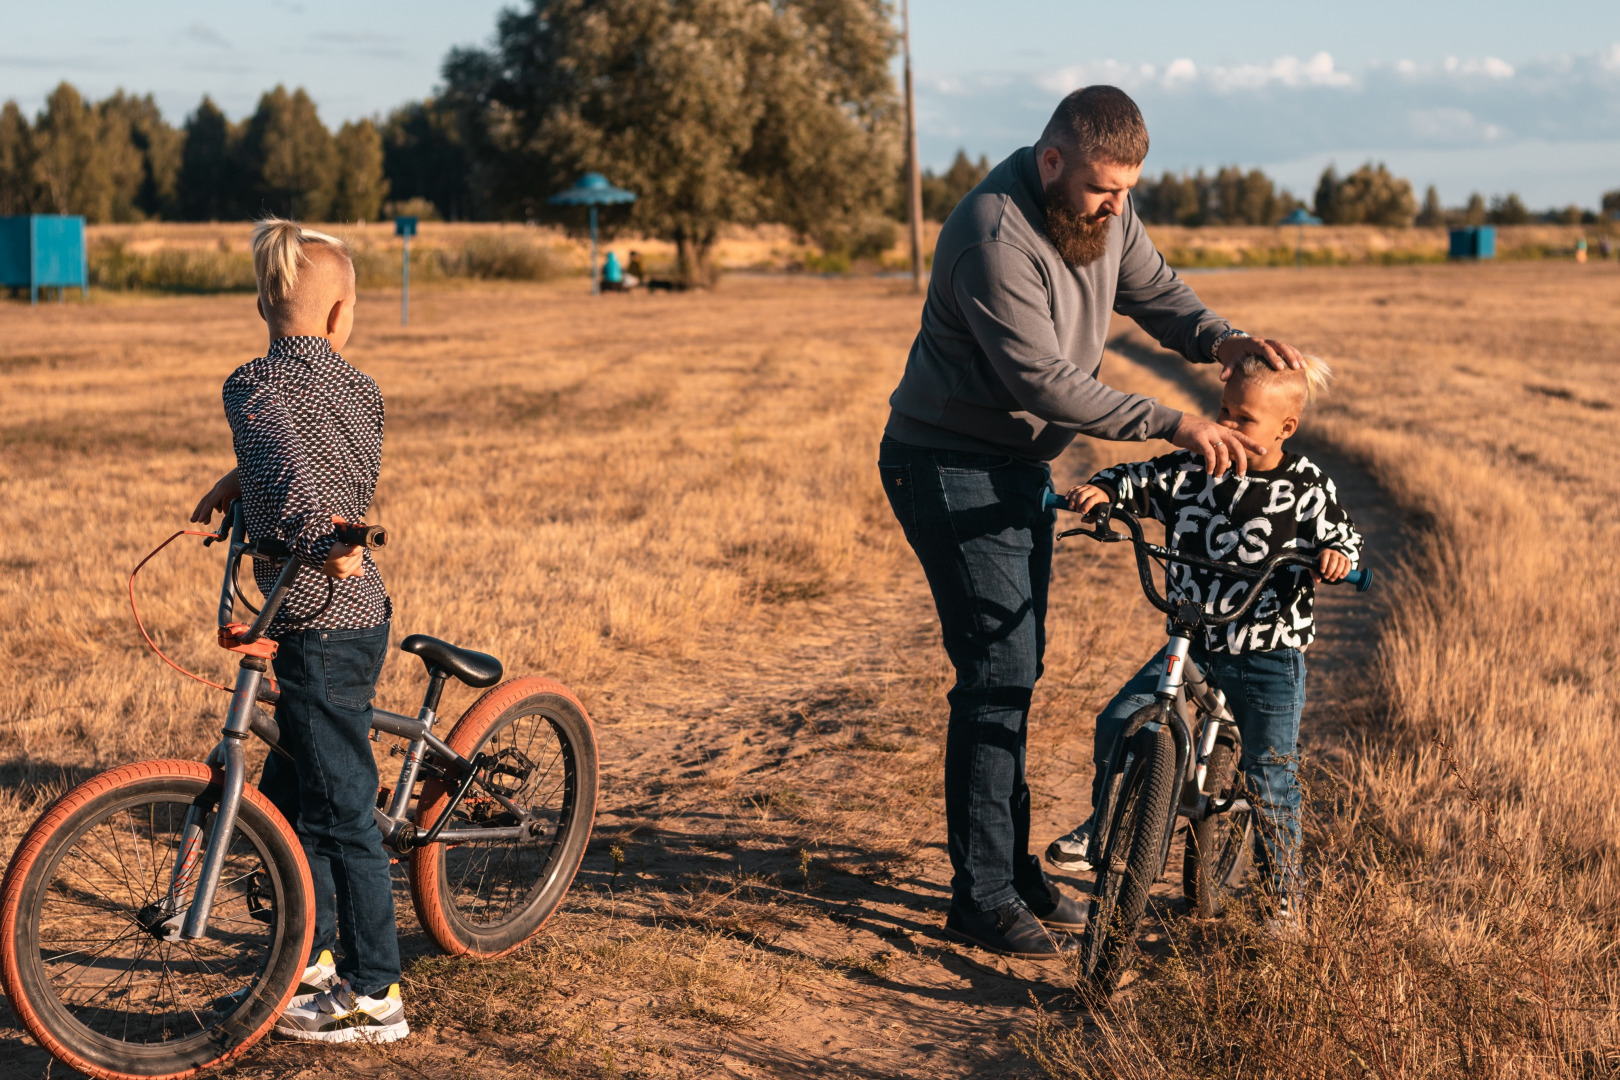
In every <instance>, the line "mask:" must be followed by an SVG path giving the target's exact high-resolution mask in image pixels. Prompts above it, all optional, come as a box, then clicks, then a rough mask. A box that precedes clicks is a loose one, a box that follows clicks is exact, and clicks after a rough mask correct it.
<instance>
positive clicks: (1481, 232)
mask: <svg viewBox="0 0 1620 1080" xmlns="http://www.w3.org/2000/svg"><path fill="white" fill-rule="evenodd" d="M1448 254H1449V255H1450V256H1451V258H1453V259H1494V258H1496V226H1495V225H1469V226H1467V227H1466V228H1462V229H1452V230H1451V249H1450V251H1449V252H1448Z"/></svg>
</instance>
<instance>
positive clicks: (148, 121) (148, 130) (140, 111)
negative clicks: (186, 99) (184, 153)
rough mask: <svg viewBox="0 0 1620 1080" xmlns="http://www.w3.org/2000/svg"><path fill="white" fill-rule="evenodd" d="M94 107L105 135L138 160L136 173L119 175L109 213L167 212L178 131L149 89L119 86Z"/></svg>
mask: <svg viewBox="0 0 1620 1080" xmlns="http://www.w3.org/2000/svg"><path fill="white" fill-rule="evenodd" d="M96 108H97V110H98V111H99V112H100V114H101V117H102V121H103V124H104V126H105V138H106V139H107V140H108V141H109V142H113V143H122V142H125V141H127V142H128V143H129V145H130V146H131V147H133V149H134V151H135V161H138V163H139V173H138V174H136V173H134V172H131V173H129V174H127V175H126V176H125V177H122V178H121V183H120V185H119V190H118V194H117V199H118V205H117V206H116V207H115V208H114V213H113V216H114V218H115V219H117V220H120V221H127V220H134V219H139V218H143V217H165V216H167V217H173V216H174V214H175V211H176V209H177V201H178V200H177V192H176V187H177V181H178V179H179V173H180V149H181V146H180V144H181V142H182V141H183V138H184V136H182V135H181V133H180V132H178V131H176V130H175V129H174V128H173V127H171V126H170V125H169V123H168V121H166V120H164V119H163V113H162V111H161V110H160V109H159V108H158V106H157V102H156V101H155V100H153V98H152V95H151V94H147V95H146V96H145V97H136V96H135V95H133V94H126V93H125V92H124V91H122V90H119V91H116V92H115V93H114V94H113V96H112V97H110V98H107V99H106V100H104V101H102V102H101V103H100V104H98V105H97V106H96ZM132 163H133V162H132Z"/></svg>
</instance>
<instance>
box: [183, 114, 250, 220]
mask: <svg viewBox="0 0 1620 1080" xmlns="http://www.w3.org/2000/svg"><path fill="white" fill-rule="evenodd" d="M236 136H237V133H236V132H235V131H233V130H232V128H231V123H230V121H229V120H227V119H225V114H224V113H222V112H220V110H219V106H218V105H215V104H214V102H213V100H212V99H210V98H209V97H208V96H207V95H204V96H203V99H202V101H200V102H198V104H197V111H196V112H194V113H192V114H191V115H190V116H189V117H187V118H186V126H185V129H184V134H183V136H182V143H181V151H180V176H179V180H178V184H177V187H178V189H179V190H178V195H179V201H180V216H181V217H183V218H185V219H186V220H188V221H221V220H224V219H226V218H233V217H238V216H240V215H241V214H242V213H243V210H242V207H243V204H244V202H245V200H243V199H241V198H240V191H239V185H238V182H237V179H236V170H235V167H234V166H235V146H234V144H235V141H236Z"/></svg>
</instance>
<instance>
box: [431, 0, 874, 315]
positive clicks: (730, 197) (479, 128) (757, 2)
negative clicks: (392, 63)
mask: <svg viewBox="0 0 1620 1080" xmlns="http://www.w3.org/2000/svg"><path fill="white" fill-rule="evenodd" d="M887 14H888V13H887V9H886V7H885V6H884V5H883V4H882V3H881V2H880V0H776V2H775V3H767V2H764V0H531V4H530V7H529V9H528V10H527V11H513V10H508V11H506V12H503V13H502V15H501V17H500V20H499V23H498V27H497V34H496V43H495V46H494V47H493V48H492V49H491V50H488V51H484V50H456V51H454V52H452V53H451V54H450V56H449V57H448V58H447V59H446V61H445V67H444V75H445V81H446V83H447V91H446V94H445V99H446V101H447V102H448V103H449V104H450V105H451V107H453V108H455V109H456V110H458V112H459V114H460V115H461V116H462V117H463V120H464V131H465V135H466V139H465V141H466V145H467V148H468V151H469V153H470V154H471V155H472V157H473V159H474V162H475V167H479V168H481V169H482V180H483V186H484V188H485V191H486V192H487V197H488V198H489V200H490V202H491V203H492V205H493V208H494V209H496V210H497V211H499V212H501V213H503V214H504V215H506V216H533V215H535V214H536V213H537V212H540V210H541V208H542V207H543V206H544V200H545V197H546V196H547V195H549V194H551V193H552V192H554V191H556V190H557V189H559V188H561V187H564V186H566V185H567V184H568V183H570V182H572V181H573V180H574V179H575V178H576V177H577V176H578V175H579V174H580V173H582V172H585V171H593V170H594V171H598V172H603V173H605V174H607V175H608V176H609V177H610V178H611V179H612V180H613V181H614V182H615V183H617V184H619V185H620V186H623V187H627V188H630V189H631V190H633V191H635V192H636V193H637V194H638V195H639V196H640V198H639V200H638V201H637V202H636V204H635V205H634V207H633V209H632V210H631V211H630V212H629V223H630V224H632V225H634V226H635V227H638V228H640V229H643V230H645V231H647V232H649V233H652V234H655V235H660V236H663V237H666V238H668V239H669V240H672V241H673V242H674V243H675V246H676V251H677V256H678V259H679V264H680V265H679V272H680V274H681V276H682V277H683V279H684V280H686V281H688V282H690V283H693V284H706V283H707V282H708V281H709V280H711V278H712V269H711V266H710V253H711V251H712V249H713V245H714V243H715V241H716V239H718V237H719V233H720V229H721V228H722V227H723V226H724V225H725V224H727V223H729V222H753V221H775V222H782V223H784V224H787V225H789V226H791V227H793V228H795V229H798V230H799V231H801V232H805V233H809V234H812V235H815V236H816V237H817V238H818V239H820V240H822V241H823V242H824V243H827V244H829V245H830V246H846V247H848V246H855V245H859V244H861V243H862V241H863V239H864V238H865V237H867V236H868V235H869V234H870V233H871V232H872V230H874V229H880V228H885V227H887V226H885V225H884V224H883V223H882V221H881V212H882V208H883V206H884V204H885V203H886V202H887V200H888V196H889V187H890V185H891V184H892V182H893V179H892V178H893V175H894V170H893V163H894V162H895V160H896V154H897V151H898V144H897V140H896V138H895V137H894V136H895V123H896V117H897V110H896V105H895V95H894V86H893V81H892V79H891V78H890V76H889V72H888V60H889V57H890V56H891V55H892V53H893V49H894V33H893V30H892V28H891V26H890V24H889V22H888V19H887Z"/></svg>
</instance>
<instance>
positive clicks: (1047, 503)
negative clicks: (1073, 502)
mask: <svg viewBox="0 0 1620 1080" xmlns="http://www.w3.org/2000/svg"><path fill="white" fill-rule="evenodd" d="M1068 508H1069V500H1068V499H1065V498H1064V497H1063V496H1061V495H1059V494H1058V493H1057V492H1055V491H1053V490H1052V489H1051V488H1047V489H1046V490H1045V491H1043V492H1041V509H1042V510H1067V509H1068Z"/></svg>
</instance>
